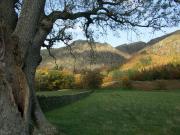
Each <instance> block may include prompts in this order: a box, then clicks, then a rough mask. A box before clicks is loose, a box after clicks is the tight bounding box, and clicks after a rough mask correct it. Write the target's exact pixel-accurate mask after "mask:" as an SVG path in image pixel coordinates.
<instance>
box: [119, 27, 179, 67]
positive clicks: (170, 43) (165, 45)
mask: <svg viewBox="0 0 180 135" xmlns="http://www.w3.org/2000/svg"><path fill="white" fill-rule="evenodd" d="M152 41H153V40H151V41H150V42H149V45H148V46H147V47H146V48H144V49H142V50H140V51H139V52H138V53H137V54H136V55H135V56H134V57H132V58H131V59H129V60H128V61H127V62H126V63H125V64H123V65H122V66H121V70H129V69H135V70H137V69H138V70H141V69H143V68H149V67H152V66H153V67H155V66H160V65H165V64H168V63H180V31H176V32H174V33H172V34H168V36H163V38H162V37H160V38H156V39H155V40H154V41H153V42H154V43H155V44H152Z"/></svg>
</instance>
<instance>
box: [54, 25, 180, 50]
mask: <svg viewBox="0 0 180 135" xmlns="http://www.w3.org/2000/svg"><path fill="white" fill-rule="evenodd" d="M176 30H180V27H171V28H164V29H162V30H161V31H155V32H152V30H151V29H148V28H139V29H138V34H137V33H135V32H133V31H127V30H126V31H120V30H118V32H117V31H112V30H107V33H106V35H101V34H99V33H100V32H99V31H98V29H95V36H94V40H95V41H96V42H101V43H108V44H110V45H112V46H113V47H116V46H118V45H121V44H129V43H133V42H137V41H143V42H148V41H150V40H151V39H153V38H156V37H160V36H163V35H165V34H168V33H171V32H174V31H176ZM71 32H72V33H73V41H75V40H86V38H85V36H84V34H83V31H82V29H81V28H79V27H77V28H75V29H74V30H72V31H71ZM62 46H64V45H63V44H62V43H57V44H56V45H55V47H62Z"/></svg>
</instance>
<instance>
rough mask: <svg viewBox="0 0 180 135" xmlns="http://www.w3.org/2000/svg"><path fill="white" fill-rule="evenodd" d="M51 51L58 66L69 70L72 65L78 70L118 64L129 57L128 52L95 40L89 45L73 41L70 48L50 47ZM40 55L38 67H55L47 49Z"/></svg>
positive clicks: (80, 41)
mask: <svg viewBox="0 0 180 135" xmlns="http://www.w3.org/2000/svg"><path fill="white" fill-rule="evenodd" d="M92 48H93V49H92ZM51 52H52V54H53V55H54V56H55V57H56V62H57V65H58V66H61V67H63V68H68V69H70V70H71V69H73V68H74V67H75V68H76V69H78V70H79V69H84V68H93V69H94V68H101V67H112V66H118V65H120V64H122V63H123V62H124V61H126V60H127V59H129V58H130V55H129V54H127V53H125V52H122V51H120V50H118V49H116V48H113V47H112V46H111V45H109V44H106V43H97V42H96V43H94V44H92V45H90V44H88V42H87V41H83V40H78V41H75V42H73V43H72V44H71V49H70V48H68V47H62V48H58V49H52V51H51ZM42 57H43V61H42V63H41V65H40V67H47V68H53V67H55V62H54V59H53V58H52V57H50V56H49V55H48V51H47V50H43V51H42Z"/></svg>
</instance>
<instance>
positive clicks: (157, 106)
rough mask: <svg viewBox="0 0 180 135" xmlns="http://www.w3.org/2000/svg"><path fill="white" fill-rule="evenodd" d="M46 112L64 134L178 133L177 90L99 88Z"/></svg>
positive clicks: (179, 102) (179, 109)
mask: <svg viewBox="0 0 180 135" xmlns="http://www.w3.org/2000/svg"><path fill="white" fill-rule="evenodd" d="M45 114H46V116H47V118H48V119H49V121H50V122H51V123H53V124H55V125H56V126H57V127H59V128H60V129H61V130H62V131H63V132H64V133H66V134H67V135H180V91H171V92H168V91H148V92H147V91H137V90H120V89H116V90H98V91H96V92H95V93H93V94H91V95H90V96H89V97H86V98H84V99H82V100H80V101H77V102H75V103H72V104H70V105H67V106H65V107H61V108H56V109H54V110H51V111H48V112H45Z"/></svg>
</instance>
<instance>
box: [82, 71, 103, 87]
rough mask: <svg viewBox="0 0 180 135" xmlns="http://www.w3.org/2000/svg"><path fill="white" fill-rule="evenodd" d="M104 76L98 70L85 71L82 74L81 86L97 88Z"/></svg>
mask: <svg viewBox="0 0 180 135" xmlns="http://www.w3.org/2000/svg"><path fill="white" fill-rule="evenodd" d="M102 80H103V76H102V75H101V74H100V72H98V71H95V70H94V71H85V72H83V74H82V81H81V83H82V84H81V86H83V88H90V89H95V88H99V87H100V86H101V84H102Z"/></svg>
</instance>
